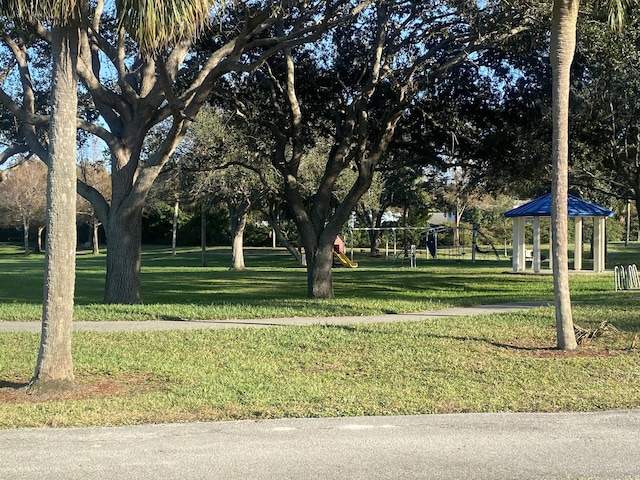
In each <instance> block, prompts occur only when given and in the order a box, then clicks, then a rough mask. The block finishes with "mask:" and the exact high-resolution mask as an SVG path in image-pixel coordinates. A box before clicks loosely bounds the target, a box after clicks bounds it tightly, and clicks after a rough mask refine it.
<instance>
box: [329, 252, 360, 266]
mask: <svg viewBox="0 0 640 480" xmlns="http://www.w3.org/2000/svg"><path fill="white" fill-rule="evenodd" d="M333 255H334V256H336V257H338V260H340V261H341V262H342V263H343V264H344V265H346V266H347V267H350V268H358V264H357V263H356V262H352V261H351V260H349V257H347V256H346V255H345V254H344V253H338V252H333Z"/></svg>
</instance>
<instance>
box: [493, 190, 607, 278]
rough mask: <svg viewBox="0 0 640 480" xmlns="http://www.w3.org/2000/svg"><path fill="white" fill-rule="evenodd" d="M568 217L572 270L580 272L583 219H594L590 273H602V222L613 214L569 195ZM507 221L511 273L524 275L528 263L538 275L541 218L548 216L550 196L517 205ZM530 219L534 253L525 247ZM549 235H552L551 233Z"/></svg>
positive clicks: (603, 262)
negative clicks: (572, 242)
mask: <svg viewBox="0 0 640 480" xmlns="http://www.w3.org/2000/svg"><path fill="white" fill-rule="evenodd" d="M567 207H568V211H569V217H570V218H574V219H575V248H574V257H573V269H574V270H582V227H583V221H584V218H588V217H591V218H593V219H594V224H593V231H594V235H593V271H594V272H602V271H604V269H605V243H606V237H605V229H604V225H605V219H606V218H607V217H612V216H613V212H612V211H611V210H609V209H607V208H604V207H601V206H600V205H596V204H595V203H592V202H587V201H586V200H582V199H580V198H578V197H574V196H573V195H569V198H568V201H567ZM504 216H505V217H507V218H513V271H514V272H524V271H526V269H527V264H526V262H527V260H531V263H532V268H533V271H534V273H539V272H540V264H541V255H540V217H550V216H551V194H550V193H548V194H547V195H544V196H542V197H540V198H536V199H535V200H532V201H530V202H529V203H525V204H524V205H520V206H519V207H517V208H514V209H512V210H509V211H508V212H506V213H505V214H504ZM527 218H531V219H532V223H533V250H530V251H527V250H526V248H525V225H526V219H527ZM550 234H551V235H552V234H553V232H550ZM551 257H552V255H551V245H549V267H551Z"/></svg>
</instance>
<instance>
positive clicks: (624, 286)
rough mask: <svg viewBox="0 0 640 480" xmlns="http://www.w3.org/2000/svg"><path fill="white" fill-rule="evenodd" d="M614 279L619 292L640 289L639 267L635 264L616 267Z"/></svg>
mask: <svg viewBox="0 0 640 480" xmlns="http://www.w3.org/2000/svg"><path fill="white" fill-rule="evenodd" d="M613 278H614V283H615V287H616V291H618V290H634V289H638V288H640V281H639V280H638V267H636V265H635V263H633V264H631V265H627V266H626V267H625V266H624V265H616V266H615V268H614V269H613Z"/></svg>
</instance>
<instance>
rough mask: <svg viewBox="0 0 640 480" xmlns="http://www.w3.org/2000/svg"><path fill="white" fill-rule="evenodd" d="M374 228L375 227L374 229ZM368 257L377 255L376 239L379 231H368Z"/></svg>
mask: <svg viewBox="0 0 640 480" xmlns="http://www.w3.org/2000/svg"><path fill="white" fill-rule="evenodd" d="M374 228H375V227H374ZM368 233H369V246H370V252H369V255H370V256H372V257H376V256H377V255H378V237H379V236H380V231H379V230H369V232H368Z"/></svg>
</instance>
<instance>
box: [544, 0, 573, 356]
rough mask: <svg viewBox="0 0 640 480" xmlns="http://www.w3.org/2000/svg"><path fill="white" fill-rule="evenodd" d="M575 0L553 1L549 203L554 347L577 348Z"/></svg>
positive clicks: (562, 348) (563, 348)
mask: <svg viewBox="0 0 640 480" xmlns="http://www.w3.org/2000/svg"><path fill="white" fill-rule="evenodd" d="M579 4H580V1H579V0H555V1H554V4H553V20H552V27H551V47H550V55H551V66H552V71H553V152H552V158H553V183H552V189H551V191H552V202H551V222H552V231H553V235H552V236H553V239H552V245H553V247H552V250H553V286H554V292H555V309H556V333H557V342H558V348H559V349H561V350H573V349H575V348H576V347H577V343H576V337H575V332H574V329H573V318H572V313H571V295H570V292H569V255H568V251H567V250H568V212H567V198H568V190H569V180H568V178H569V176H568V172H569V94H570V88H571V83H570V81H571V78H570V74H571V64H572V62H573V56H574V52H575V46H576V24H577V20H578V7H579Z"/></svg>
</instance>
